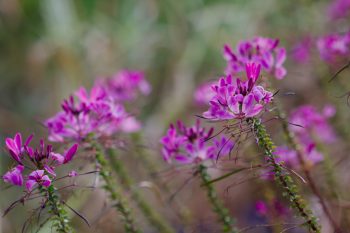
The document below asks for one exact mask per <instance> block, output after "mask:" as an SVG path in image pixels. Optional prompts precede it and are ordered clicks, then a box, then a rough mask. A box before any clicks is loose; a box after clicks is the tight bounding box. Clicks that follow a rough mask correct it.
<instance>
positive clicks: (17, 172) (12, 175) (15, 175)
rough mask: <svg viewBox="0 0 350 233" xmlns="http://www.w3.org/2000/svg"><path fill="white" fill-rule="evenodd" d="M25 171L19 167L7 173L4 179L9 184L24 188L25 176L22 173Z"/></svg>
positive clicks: (22, 167)
mask: <svg viewBox="0 0 350 233" xmlns="http://www.w3.org/2000/svg"><path fill="white" fill-rule="evenodd" d="M23 170H24V166H22V165H17V166H16V167H14V168H12V169H11V170H10V171H8V172H6V173H5V175H3V177H2V179H3V180H4V181H5V182H6V183H9V184H12V185H17V186H22V185H23V176H22V172H23Z"/></svg>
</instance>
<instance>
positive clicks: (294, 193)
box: [248, 118, 320, 233]
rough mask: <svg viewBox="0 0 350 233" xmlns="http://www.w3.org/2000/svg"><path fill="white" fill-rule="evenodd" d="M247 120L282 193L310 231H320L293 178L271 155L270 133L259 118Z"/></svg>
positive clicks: (315, 232)
mask: <svg viewBox="0 0 350 233" xmlns="http://www.w3.org/2000/svg"><path fill="white" fill-rule="evenodd" d="M248 121H249V122H251V123H252V130H253V131H254V133H255V136H256V139H257V142H258V145H259V147H260V148H261V149H262V150H263V151H264V153H265V156H266V157H267V161H268V163H269V164H270V165H271V167H272V168H273V171H274V175H275V177H276V179H277V180H278V181H279V183H280V184H281V186H282V188H283V189H284V190H285V193H284V195H286V196H288V197H289V200H290V202H291V203H292V207H293V208H295V209H296V210H297V211H298V213H299V215H300V216H301V217H303V218H304V219H305V220H306V222H305V225H306V226H307V227H308V228H309V230H310V232H314V233H320V226H319V225H318V223H317V220H316V217H315V216H314V214H313V213H312V211H311V210H310V209H309V208H308V207H307V205H306V203H305V201H304V200H303V199H302V198H301V196H300V195H299V191H298V189H297V186H296V185H295V183H294V181H293V179H292V178H291V177H290V176H289V175H288V174H287V173H285V172H284V168H283V167H282V166H281V164H279V163H278V162H276V159H275V156H274V155H273V150H274V144H273V142H272V140H271V137H270V135H269V134H268V133H267V132H266V129H265V126H264V125H263V124H262V123H261V121H260V120H259V119H255V118H251V119H248Z"/></svg>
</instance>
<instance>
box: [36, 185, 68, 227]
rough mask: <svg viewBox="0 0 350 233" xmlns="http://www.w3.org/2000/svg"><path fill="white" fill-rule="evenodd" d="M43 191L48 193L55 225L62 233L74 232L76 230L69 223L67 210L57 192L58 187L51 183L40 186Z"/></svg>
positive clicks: (48, 201)
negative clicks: (46, 186)
mask: <svg viewBox="0 0 350 233" xmlns="http://www.w3.org/2000/svg"><path fill="white" fill-rule="evenodd" d="M39 190H40V192H41V193H43V194H45V195H47V203H48V205H49V206H50V211H49V212H50V213H51V214H52V215H53V217H52V220H53V227H54V228H56V231H57V232H60V233H73V232H74V230H73V229H72V228H71V227H70V225H69V218H68V216H67V212H66V210H65V209H64V208H63V206H62V204H61V201H60V199H59V196H58V195H57V194H56V188H55V187H54V186H53V185H50V186H49V187H48V188H44V187H43V186H40V187H39Z"/></svg>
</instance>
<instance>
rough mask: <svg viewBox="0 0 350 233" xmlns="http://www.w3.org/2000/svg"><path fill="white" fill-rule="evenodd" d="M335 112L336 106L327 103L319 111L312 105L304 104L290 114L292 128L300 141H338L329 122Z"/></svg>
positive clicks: (309, 142)
mask: <svg viewBox="0 0 350 233" xmlns="http://www.w3.org/2000/svg"><path fill="white" fill-rule="evenodd" d="M334 114H335V108H334V107H333V106H331V105H326V106H325V107H324V108H323V110H322V112H319V111H318V110H317V109H316V108H315V107H314V106H312V105H302V106H300V107H298V108H296V109H295V110H294V111H292V113H291V114H290V117H289V121H290V122H291V123H293V124H292V125H290V126H289V127H290V130H291V131H293V132H294V133H295V134H296V136H297V138H298V140H299V141H300V143H303V144H312V143H313V142H314V141H318V142H321V143H325V144H331V143H333V142H335V141H336V139H337V136H336V134H335V132H334V129H333V128H332V126H331V125H330V124H329V122H328V119H329V118H330V117H332V116H334Z"/></svg>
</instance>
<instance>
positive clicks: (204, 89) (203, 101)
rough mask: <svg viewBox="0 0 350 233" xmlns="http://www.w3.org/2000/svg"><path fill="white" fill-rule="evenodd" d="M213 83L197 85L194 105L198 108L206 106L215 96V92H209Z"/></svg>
mask: <svg viewBox="0 0 350 233" xmlns="http://www.w3.org/2000/svg"><path fill="white" fill-rule="evenodd" d="M214 84H215V82H207V83H203V84H201V85H199V86H198V87H197V89H196V91H195V92H194V100H195V103H196V104H197V105H199V106H206V105H208V103H209V101H210V100H211V99H212V98H213V97H214V96H215V92H213V91H212V90H211V88H212V86H213V85H214Z"/></svg>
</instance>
